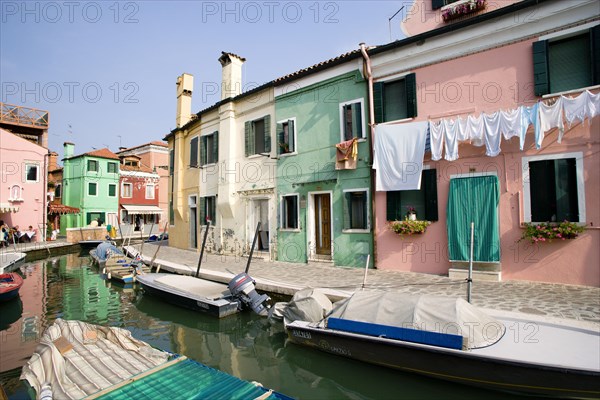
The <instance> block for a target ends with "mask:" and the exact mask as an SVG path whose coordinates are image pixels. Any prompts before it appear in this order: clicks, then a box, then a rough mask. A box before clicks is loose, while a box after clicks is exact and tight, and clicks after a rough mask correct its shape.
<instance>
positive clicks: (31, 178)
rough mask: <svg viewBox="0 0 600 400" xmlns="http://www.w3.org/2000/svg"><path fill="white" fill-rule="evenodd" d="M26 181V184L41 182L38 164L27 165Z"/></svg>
mask: <svg viewBox="0 0 600 400" xmlns="http://www.w3.org/2000/svg"><path fill="white" fill-rule="evenodd" d="M25 181H26V182H38V181H39V165H38V164H25Z"/></svg>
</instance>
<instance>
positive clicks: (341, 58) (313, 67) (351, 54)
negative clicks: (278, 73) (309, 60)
mask: <svg viewBox="0 0 600 400" xmlns="http://www.w3.org/2000/svg"><path fill="white" fill-rule="evenodd" d="M358 56H360V50H352V51H349V52H347V53H344V54H340V55H339V56H337V57H334V58H330V59H329V60H325V61H321V62H320V63H317V64H314V65H311V66H310V67H307V68H303V69H300V70H298V71H296V72H292V73H291V74H287V75H284V76H282V77H279V78H276V79H275V80H274V81H273V82H274V83H275V84H278V83H280V82H283V81H287V80H290V79H294V78H299V77H301V76H304V75H308V74H310V73H313V72H317V71H319V70H321V69H325V68H327V67H329V66H331V65H332V64H336V63H339V62H342V61H347V60H349V59H352V58H355V57H358Z"/></svg>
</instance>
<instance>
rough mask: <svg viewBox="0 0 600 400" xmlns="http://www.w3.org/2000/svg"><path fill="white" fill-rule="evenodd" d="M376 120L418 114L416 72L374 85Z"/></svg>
mask: <svg viewBox="0 0 600 400" xmlns="http://www.w3.org/2000/svg"><path fill="white" fill-rule="evenodd" d="M373 102H374V108H375V122H376V123H381V122H389V121H396V120H400V119H405V118H414V117H416V116H417V80H416V75H415V74H408V75H406V76H405V77H404V78H402V79H397V80H394V81H390V82H375V84H374V85H373Z"/></svg>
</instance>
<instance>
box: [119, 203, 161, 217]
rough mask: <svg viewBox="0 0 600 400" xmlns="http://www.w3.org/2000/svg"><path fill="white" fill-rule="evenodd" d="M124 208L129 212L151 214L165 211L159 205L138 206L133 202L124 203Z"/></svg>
mask: <svg viewBox="0 0 600 400" xmlns="http://www.w3.org/2000/svg"><path fill="white" fill-rule="evenodd" d="M123 208H124V209H126V210H127V212H128V213H129V214H139V215H151V214H162V213H163V210H162V209H161V208H160V207H157V206H138V205H131V204H123Z"/></svg>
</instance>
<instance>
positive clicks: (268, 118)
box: [264, 115, 271, 153]
mask: <svg viewBox="0 0 600 400" xmlns="http://www.w3.org/2000/svg"><path fill="white" fill-rule="evenodd" d="M264 121H265V132H264V135H265V153H270V152H271V116H270V115H265V119H264Z"/></svg>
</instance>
